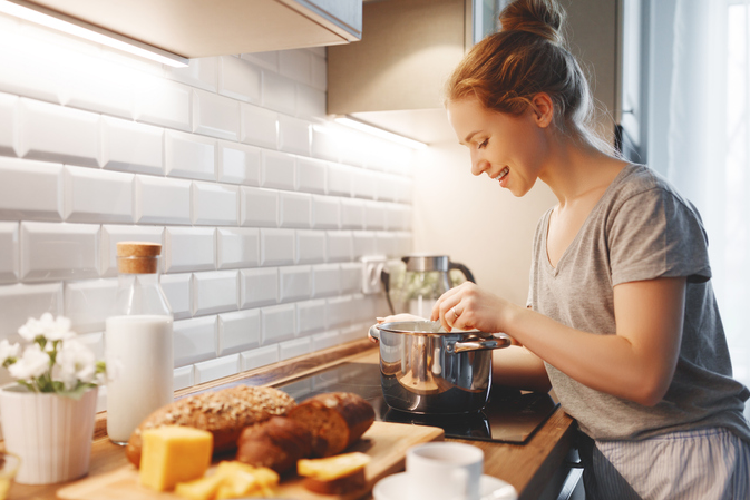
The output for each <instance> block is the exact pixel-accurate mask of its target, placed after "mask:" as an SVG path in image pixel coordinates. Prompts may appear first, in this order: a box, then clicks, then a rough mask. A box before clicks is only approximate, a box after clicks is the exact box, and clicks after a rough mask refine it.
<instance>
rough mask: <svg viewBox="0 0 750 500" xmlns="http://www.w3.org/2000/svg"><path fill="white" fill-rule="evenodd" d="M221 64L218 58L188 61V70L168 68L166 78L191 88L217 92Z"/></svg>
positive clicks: (201, 58)
mask: <svg viewBox="0 0 750 500" xmlns="http://www.w3.org/2000/svg"><path fill="white" fill-rule="evenodd" d="M218 66H219V63H218V59H217V58H216V57H199V58H195V59H189V60H188V66H187V68H170V67H166V68H165V70H166V76H167V78H171V79H173V80H176V81H178V82H181V83H184V84H185V85H189V86H191V87H197V88H201V89H204V90H208V91H210V92H215V91H216V82H217V80H218V73H219V69H218Z"/></svg>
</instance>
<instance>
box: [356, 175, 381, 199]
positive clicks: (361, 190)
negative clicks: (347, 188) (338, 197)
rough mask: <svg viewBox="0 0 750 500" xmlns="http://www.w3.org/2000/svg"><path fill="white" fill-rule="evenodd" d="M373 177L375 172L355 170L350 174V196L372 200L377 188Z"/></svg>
mask: <svg viewBox="0 0 750 500" xmlns="http://www.w3.org/2000/svg"><path fill="white" fill-rule="evenodd" d="M375 175H376V174H375V172H370V171H367V170H363V169H355V170H354V171H353V172H352V196H355V197H357V198H368V199H374V198H375V193H376V187H377V182H376V177H375Z"/></svg>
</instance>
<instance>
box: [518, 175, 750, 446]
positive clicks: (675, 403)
mask: <svg viewBox="0 0 750 500" xmlns="http://www.w3.org/2000/svg"><path fill="white" fill-rule="evenodd" d="M551 213H552V209H550V210H548V211H547V213H545V214H544V216H543V217H542V218H541V219H540V221H539V225H538V226H537V231H536V235H535V237H534V253H533V259H532V265H531V272H530V277H529V298H528V305H530V306H531V307H532V308H533V309H534V310H535V311H537V312H539V313H542V314H544V315H546V316H549V317H550V318H552V319H554V320H555V321H558V322H560V323H562V324H564V325H568V326H570V327H572V328H575V329H577V330H582V331H585V332H590V333H595V334H598V335H614V334H615V315H614V291H613V287H614V286H615V285H617V284H619V283H627V282H633V281H643V280H649V279H653V278H658V277H662V276H663V277H667V276H685V277H686V278H687V285H686V286H687V288H686V297H685V318H684V327H683V333H682V344H681V346H680V355H679V360H678V362H677V368H676V370H675V373H674V378H673V379H672V383H671V385H670V386H669V389H668V391H667V393H666V394H665V396H664V399H663V400H662V401H661V402H659V403H657V404H656V405H654V406H645V405H641V404H638V403H634V402H632V401H627V400H625V399H621V398H618V397H616V396H612V395H610V394H606V393H603V392H600V391H596V390H594V389H591V388H589V387H587V386H585V385H583V384H581V383H579V382H577V381H575V380H573V379H571V378H570V377H568V376H567V375H566V374H564V373H562V372H560V371H559V370H557V369H556V368H555V367H554V366H552V365H550V364H548V363H545V365H546V367H547V373H548V375H549V378H550V381H551V382H552V386H553V387H554V390H555V394H556V395H557V397H558V398H559V400H560V402H561V403H562V407H563V409H564V410H565V411H566V412H567V413H568V414H570V415H571V416H572V417H573V418H575V419H576V420H577V421H578V424H579V426H580V428H581V430H583V431H584V432H585V433H586V434H588V435H589V436H590V437H592V438H594V439H598V440H623V439H624V440H633V439H644V438H647V437H650V436H653V435H656V434H661V433H665V432H673V431H684V430H692V429H701V428H708V427H724V428H727V429H729V430H731V431H732V432H734V433H736V434H738V435H739V436H740V437H741V438H743V439H744V440H746V441H748V442H750V429H749V428H748V424H747V421H746V420H745V418H744V417H743V415H742V410H743V403H744V401H746V400H747V399H748V397H749V396H750V392H748V389H747V388H746V387H745V386H743V385H742V384H740V383H739V382H737V381H735V380H733V379H732V368H731V362H730V359H729V350H728V348H727V342H726V338H725V336H724V330H723V328H722V324H721V318H720V316H719V308H718V305H717V303H716V299H715V298H714V294H713V289H712V287H711V282H710V281H709V279H710V277H711V268H710V266H709V261H708V238H707V236H706V232H705V230H704V229H703V225H702V222H701V219H700V215H699V214H698V211H697V209H696V208H695V207H694V206H693V205H692V204H691V203H690V202H689V201H687V200H685V199H684V198H682V197H681V196H680V195H679V194H678V193H677V192H676V191H675V189H674V188H672V187H671V186H670V185H669V184H668V183H667V182H666V181H665V180H664V179H663V178H661V177H660V176H658V174H656V173H655V172H653V171H652V170H651V169H649V168H648V167H644V166H640V165H628V166H626V167H625V168H623V170H622V171H621V172H620V173H619V174H618V175H617V177H616V178H615V180H614V181H613V182H612V184H611V185H610V186H609V187H608V188H607V190H606V191H605V193H604V195H603V196H602V198H601V199H600V200H599V201H598V202H597V204H596V206H595V207H594V209H593V210H592V211H591V213H590V214H589V216H588V218H587V219H586V221H585V222H584V224H583V226H582V227H581V229H580V230H579V231H578V234H577V235H576V237H575V239H574V240H573V242H572V243H571V244H570V246H569V247H568V248H567V249H566V250H565V253H563V255H562V257H561V258H560V260H559V261H558V263H557V266H556V267H553V266H552V265H551V264H550V262H549V259H548V258H547V227H548V223H549V218H550V215H551Z"/></svg>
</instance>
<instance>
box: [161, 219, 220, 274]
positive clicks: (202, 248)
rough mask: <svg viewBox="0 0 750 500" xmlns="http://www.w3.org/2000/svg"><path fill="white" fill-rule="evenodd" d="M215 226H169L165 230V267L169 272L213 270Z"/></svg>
mask: <svg viewBox="0 0 750 500" xmlns="http://www.w3.org/2000/svg"><path fill="white" fill-rule="evenodd" d="M215 232H216V230H215V229H214V228H212V227H211V228H208V227H206V228H204V227H167V228H166V230H165V232H164V263H165V266H164V269H165V272H167V273H181V272H186V271H213V270H214V269H215V267H216V266H215V255H214V254H215V243H214V233H215Z"/></svg>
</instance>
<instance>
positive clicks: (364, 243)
mask: <svg viewBox="0 0 750 500" xmlns="http://www.w3.org/2000/svg"><path fill="white" fill-rule="evenodd" d="M352 238H353V246H354V254H353V257H354V260H359V259H360V258H361V257H363V256H365V255H375V254H376V253H377V252H376V249H377V245H376V243H375V233H373V232H368V231H353V232H352Z"/></svg>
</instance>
